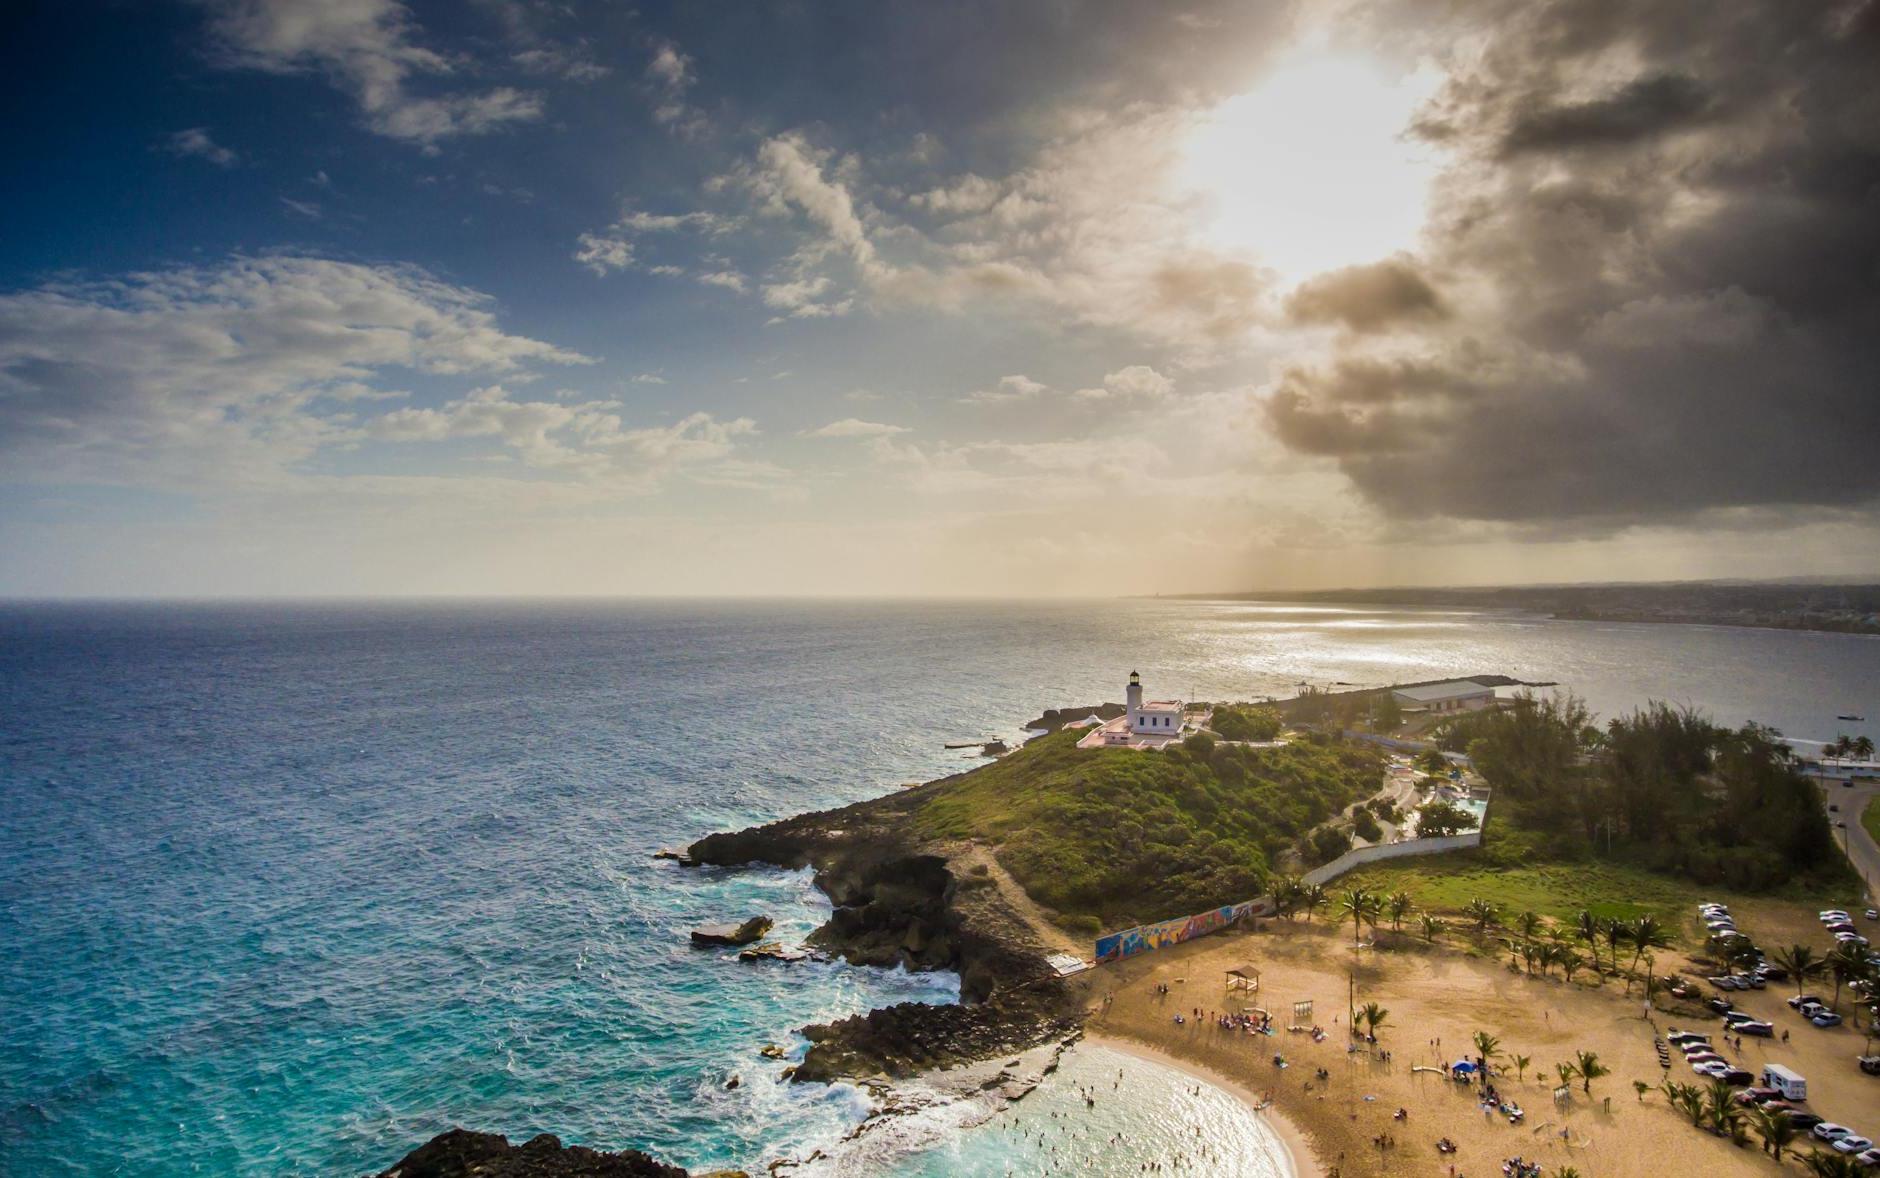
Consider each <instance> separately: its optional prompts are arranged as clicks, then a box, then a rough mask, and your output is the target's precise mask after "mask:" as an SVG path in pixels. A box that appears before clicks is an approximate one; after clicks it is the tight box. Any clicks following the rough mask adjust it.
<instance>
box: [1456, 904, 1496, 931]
mask: <svg viewBox="0 0 1880 1178" xmlns="http://www.w3.org/2000/svg"><path fill="white" fill-rule="evenodd" d="M1462 914H1463V915H1464V916H1466V917H1468V918H1469V919H1470V920H1472V921H1474V922H1475V935H1476V936H1478V937H1480V936H1485V935H1487V933H1488V929H1489V926H1490V925H1496V924H1500V923H1501V908H1500V907H1499V906H1498V905H1496V904H1495V903H1494V902H1493V901H1489V900H1483V899H1480V898H1477V899H1474V900H1470V901H1469V902H1468V904H1466V905H1465V906H1464V907H1463V909H1462Z"/></svg>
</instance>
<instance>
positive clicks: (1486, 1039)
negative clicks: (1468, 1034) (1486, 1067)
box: [1475, 1031, 1501, 1064]
mask: <svg viewBox="0 0 1880 1178" xmlns="http://www.w3.org/2000/svg"><path fill="white" fill-rule="evenodd" d="M1475 1054H1476V1056H1477V1057H1478V1058H1479V1059H1481V1061H1482V1062H1483V1063H1484V1064H1486V1063H1487V1062H1488V1061H1489V1060H1491V1059H1494V1058H1496V1057H1497V1056H1499V1055H1500V1054H1501V1040H1500V1039H1497V1038H1496V1037H1495V1036H1493V1035H1491V1034H1489V1033H1488V1032H1487V1031H1477V1032H1476V1033H1475Z"/></svg>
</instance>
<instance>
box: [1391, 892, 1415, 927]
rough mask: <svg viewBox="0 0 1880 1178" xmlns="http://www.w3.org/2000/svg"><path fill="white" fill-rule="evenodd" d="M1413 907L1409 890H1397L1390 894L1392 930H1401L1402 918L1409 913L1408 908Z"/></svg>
mask: <svg viewBox="0 0 1880 1178" xmlns="http://www.w3.org/2000/svg"><path fill="white" fill-rule="evenodd" d="M1413 907H1415V905H1414V904H1413V903H1412V902H1411V900H1410V893H1409V892H1397V893H1395V894H1393V895H1392V896H1391V898H1390V929H1391V931H1392V932H1400V931H1402V929H1403V918H1404V917H1406V916H1408V915H1410V909H1411V908H1413Z"/></svg>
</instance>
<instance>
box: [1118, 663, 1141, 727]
mask: <svg viewBox="0 0 1880 1178" xmlns="http://www.w3.org/2000/svg"><path fill="white" fill-rule="evenodd" d="M1123 699H1124V701H1125V702H1126V703H1127V704H1128V705H1129V730H1130V731H1131V732H1134V731H1136V730H1137V727H1138V725H1139V723H1140V721H1141V719H1142V676H1141V675H1138V674H1136V672H1134V671H1131V672H1130V673H1129V687H1128V689H1127V690H1126V691H1124V693H1123Z"/></svg>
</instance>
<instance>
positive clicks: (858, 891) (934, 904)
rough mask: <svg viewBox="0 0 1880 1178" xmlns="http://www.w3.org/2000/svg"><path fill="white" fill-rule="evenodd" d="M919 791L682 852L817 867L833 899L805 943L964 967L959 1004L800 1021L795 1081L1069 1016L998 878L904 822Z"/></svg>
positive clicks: (909, 1069)
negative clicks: (820, 1022) (801, 1050)
mask: <svg viewBox="0 0 1880 1178" xmlns="http://www.w3.org/2000/svg"><path fill="white" fill-rule="evenodd" d="M936 784H937V783H936ZM921 788H922V789H927V788H932V787H931V786H926V787H921ZM919 792H920V791H919V790H908V791H903V792H901V793H898V794H894V795H890V796H889V797H885V798H877V799H875V800H873V801H868V802H861V803H857V804H856V805H853V806H847V807H844V808H842V809H839V810H828V811H824V812H822V813H817V814H805V815H800V816H798V817H795V818H789V819H785V820H783V821H781V822H774V823H771V824H769V825H767V826H759V827H753V828H751V829H749V830H742V831H736V832H732V833H728V834H716V835H711V836H709V837H707V838H704V839H701V840H699V841H698V842H696V843H694V844H693V845H692V846H691V848H690V849H689V851H688V852H687V854H688V855H689V857H690V858H692V859H693V860H695V861H696V862H698V863H702V864H717V865H721V866H736V865H741V864H748V863H767V864H773V865H776V866H779V867H788V868H800V867H804V866H809V867H813V868H814V869H815V871H816V883H817V886H818V887H820V888H821V889H822V890H823V892H824V893H825V894H827V895H828V897H829V899H830V902H831V903H833V904H834V905H835V912H834V913H833V914H832V915H831V916H830V918H829V920H828V922H827V923H825V924H824V925H823V926H822V927H821V928H819V929H817V930H816V931H815V932H814V933H813V934H811V936H810V940H811V942H812V943H813V944H815V945H817V946H819V947H821V948H823V949H826V950H828V951H830V952H832V953H836V954H839V955H840V956H842V957H843V958H845V959H847V960H848V961H850V962H853V963H855V964H858V965H878V966H894V965H901V966H903V967H905V968H907V969H909V970H952V971H954V972H957V973H958V974H959V975H960V998H961V1003H960V1005H957V1006H933V1005H928V1004H925V1003H918V1002H904V1003H900V1004H898V1005H896V1006H890V1007H887V1008H885V1009H881V1010H873V1011H870V1012H868V1013H867V1014H863V1015H856V1016H854V1017H851V1018H846V1019H843V1020H841V1021H839V1022H835V1023H831V1024H828V1025H824V1026H814V1027H807V1028H805V1029H804V1032H803V1033H804V1035H805V1036H806V1037H808V1038H809V1040H810V1042H811V1044H812V1046H811V1047H810V1050H809V1052H808V1053H807V1055H806V1056H805V1057H804V1060H803V1062H802V1064H801V1065H800V1066H799V1067H798V1068H797V1070H796V1073H795V1079H797V1080H819V1081H827V1080H833V1079H838V1078H847V1079H862V1078H869V1077H877V1076H885V1077H889V1078H898V1077H904V1076H909V1075H913V1074H915V1073H917V1072H922V1071H926V1070H929V1069H932V1068H937V1067H948V1066H951V1065H953V1064H957V1063H963V1062H966V1061H969V1060H976V1059H983V1058H987V1057H989V1056H992V1055H997V1054H1000V1053H1007V1052H1012V1051H1016V1050H1019V1049H1021V1048H1025V1047H1031V1046H1035V1045H1037V1044H1039V1043H1044V1042H1047V1041H1050V1040H1052V1039H1056V1038H1061V1037H1062V1036H1063V1035H1065V1034H1067V1033H1069V1032H1070V1031H1072V1030H1074V1029H1075V1027H1076V1026H1077V1014H1078V1011H1079V1003H1078V997H1077V995H1076V994H1075V993H1074V992H1073V989H1072V987H1070V986H1068V985H1066V983H1064V982H1063V981H1062V980H1061V979H1059V978H1058V977H1057V976H1056V974H1055V973H1054V971H1053V970H1052V969H1051V967H1050V966H1049V965H1048V964H1047V963H1046V962H1045V960H1044V953H1045V950H1044V946H1043V945H1042V944H1041V943H1039V941H1038V939H1037V937H1036V936H1034V935H1033V934H1032V933H1031V932H1030V930H1029V928H1028V926H1027V925H1026V924H1025V922H1024V920H1023V919H1022V918H1021V917H1020V916H1019V915H1018V914H1017V913H1016V912H1015V911H1013V910H1012V908H1011V906H1010V905H1009V904H1008V903H1007V902H1006V901H1005V899H1004V898H1003V897H1002V896H1001V895H1000V894H999V891H998V889H997V888H996V887H994V886H991V883H990V881H989V880H987V879H986V878H985V877H984V876H983V874H981V875H975V874H974V873H973V872H972V871H971V870H970V869H969V868H966V867H965V866H964V865H963V864H962V862H961V860H962V858H963V856H964V854H965V853H966V852H967V851H968V850H969V848H967V847H965V846H963V845H958V844H948V843H945V842H928V841H925V840H922V839H921V838H919V837H918V836H917V835H915V834H913V833H912V832H911V829H910V828H911V826H912V825H913V824H912V823H911V822H909V821H908V816H909V813H910V811H911V809H912V808H913V807H914V806H916V805H917V804H918V798H917V796H916V795H917V794H918V793H919Z"/></svg>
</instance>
